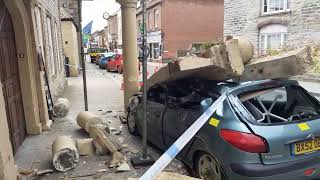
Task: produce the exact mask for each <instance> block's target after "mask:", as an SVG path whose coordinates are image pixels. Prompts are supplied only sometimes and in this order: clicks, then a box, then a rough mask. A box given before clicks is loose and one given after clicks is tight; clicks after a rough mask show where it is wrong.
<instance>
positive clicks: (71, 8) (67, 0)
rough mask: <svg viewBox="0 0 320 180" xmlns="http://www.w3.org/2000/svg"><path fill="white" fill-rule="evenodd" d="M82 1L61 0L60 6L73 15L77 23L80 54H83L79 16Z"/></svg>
mask: <svg viewBox="0 0 320 180" xmlns="http://www.w3.org/2000/svg"><path fill="white" fill-rule="evenodd" d="M81 4H82V3H81V1H79V0H59V6H60V8H63V9H64V10H65V11H66V12H67V13H68V14H70V15H71V18H72V20H73V22H74V24H75V27H76V31H77V36H78V39H77V41H78V42H79V45H78V52H79V55H81V54H80V53H81V45H82V42H81V36H80V31H81V19H80V17H79V15H80V14H79V13H80V12H79V6H81Z"/></svg>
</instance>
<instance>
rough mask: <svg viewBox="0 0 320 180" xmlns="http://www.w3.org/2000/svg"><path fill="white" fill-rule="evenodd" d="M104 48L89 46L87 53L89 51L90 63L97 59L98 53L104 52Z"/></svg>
mask: <svg viewBox="0 0 320 180" xmlns="http://www.w3.org/2000/svg"><path fill="white" fill-rule="evenodd" d="M106 51H107V50H106V49H103V48H90V49H89V51H88V53H90V59H91V63H94V62H95V61H96V60H97V55H98V54H100V53H104V52H106Z"/></svg>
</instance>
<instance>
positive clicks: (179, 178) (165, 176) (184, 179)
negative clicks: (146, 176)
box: [128, 172, 200, 180]
mask: <svg viewBox="0 0 320 180" xmlns="http://www.w3.org/2000/svg"><path fill="white" fill-rule="evenodd" d="M128 180H136V178H128ZM155 180H200V179H198V178H194V177H190V176H185V175H181V174H177V173H172V172H162V173H161V174H160V175H159V176H158V177H156V178H155Z"/></svg>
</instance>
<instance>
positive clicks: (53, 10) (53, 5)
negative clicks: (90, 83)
mask: <svg viewBox="0 0 320 180" xmlns="http://www.w3.org/2000/svg"><path fill="white" fill-rule="evenodd" d="M36 6H37V7H39V8H40V11H41V20H42V32H43V42H44V47H45V48H44V51H45V52H44V60H45V64H46V70H47V74H48V79H49V84H50V89H51V93H52V97H53V100H54V101H55V100H56V99H57V98H58V96H59V95H60V94H61V93H62V92H63V90H64V87H65V86H66V83H67V81H66V78H65V69H64V56H63V44H62V35H61V22H60V11H59V4H58V1H57V0H38V1H37V4H36ZM47 17H49V18H50V19H51V22H50V24H51V26H50V28H48V26H47V24H48V22H49V21H48V19H47ZM49 29H51V31H52V42H53V46H52V47H50V40H49V38H48V37H49V36H50V32H49ZM51 51H53V59H52V58H51V54H50V52H51ZM53 63H54V66H55V73H54V70H53V69H52V68H51V67H52V64H53Z"/></svg>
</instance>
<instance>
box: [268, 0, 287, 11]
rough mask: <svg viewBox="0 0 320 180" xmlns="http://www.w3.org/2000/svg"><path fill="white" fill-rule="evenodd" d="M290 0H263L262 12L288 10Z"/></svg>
mask: <svg viewBox="0 0 320 180" xmlns="http://www.w3.org/2000/svg"><path fill="white" fill-rule="evenodd" d="M289 1H290V0H263V4H262V5H263V7H262V13H273V12H281V11H287V10H288V9H289Z"/></svg>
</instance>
